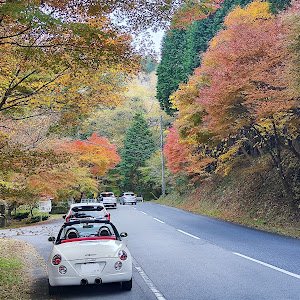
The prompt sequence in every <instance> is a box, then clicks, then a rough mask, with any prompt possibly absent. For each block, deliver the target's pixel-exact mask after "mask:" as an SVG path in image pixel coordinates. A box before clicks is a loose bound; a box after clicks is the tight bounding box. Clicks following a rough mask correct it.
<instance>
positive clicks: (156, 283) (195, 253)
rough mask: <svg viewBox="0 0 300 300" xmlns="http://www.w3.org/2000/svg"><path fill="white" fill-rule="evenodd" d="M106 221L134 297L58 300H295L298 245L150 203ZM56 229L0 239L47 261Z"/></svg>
mask: <svg viewBox="0 0 300 300" xmlns="http://www.w3.org/2000/svg"><path fill="white" fill-rule="evenodd" d="M110 213H111V216H112V218H111V219H112V222H113V223H114V224H115V225H116V226H117V228H118V230H119V232H122V231H126V232H127V233H128V247H129V249H130V252H131V254H132V256H133V258H134V268H133V271H134V273H133V289H132V291H130V292H124V291H121V290H120V288H119V285H118V284H106V285H102V286H99V287H94V286H86V287H68V288H65V289H64V290H63V291H62V293H61V294H60V295H59V296H58V297H57V298H58V299H135V300H139V299H150V300H151V299H154V300H155V299H159V300H164V299H168V300H177V299H178V300H181V299H184V300H189V299H191V300H193V299H197V300H198V299H199V300H201V299H203V300H206V299H222V300H224V299H228V300H235V299H237V300H244V299H255V300H261V299H266V300H272V299H274V300H275V299H276V300H285V299H290V300H291V299H292V300H294V299H295V300H298V299H300V240H299V239H293V238H288V237H284V236H280V235H276V234H271V233H266V232H263V231H259V230H255V229H249V228H247V227H244V226H239V225H235V224H231V223H229V222H223V221H219V220H216V219H213V218H208V217H203V216H199V215H196V214H193V213H189V212H184V211H181V210H179V209H175V208H170V207H166V206H161V205H156V204H153V203H138V204H137V205H136V206H131V205H129V206H118V209H116V210H113V209H111V210H110ZM61 224H62V220H59V221H55V222H52V223H48V224H45V225H41V226H31V227H27V228H20V229H16V230H0V237H2V236H11V237H14V238H20V239H23V240H26V241H28V242H29V243H31V244H33V245H34V246H35V247H36V249H37V251H38V252H39V253H40V254H41V256H42V257H43V258H44V259H45V261H46V260H47V258H48V254H49V252H50V248H51V246H52V245H51V243H49V242H48V241H47V238H48V236H49V235H55V234H56V233H57V231H58V229H59V226H60V225H61ZM36 299H39V298H36ZM40 299H44V298H40Z"/></svg>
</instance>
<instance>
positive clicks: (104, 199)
mask: <svg viewBox="0 0 300 300" xmlns="http://www.w3.org/2000/svg"><path fill="white" fill-rule="evenodd" d="M100 201H101V203H103V205H104V206H105V207H114V208H117V198H116V196H115V195H114V193H113V192H103V193H101V194H100Z"/></svg>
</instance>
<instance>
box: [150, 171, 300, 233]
mask: <svg viewBox="0 0 300 300" xmlns="http://www.w3.org/2000/svg"><path fill="white" fill-rule="evenodd" d="M261 175H263V176H258V175H257V174H247V173H242V174H241V172H239V171H236V172H233V173H232V174H231V175H229V176H227V177H218V176H214V177H212V178H210V179H208V180H206V181H203V182H201V184H199V185H198V186H195V185H187V186H186V188H185V189H181V190H177V191H173V192H170V193H169V194H168V195H167V196H166V197H165V198H162V197H160V198H159V199H158V200H156V201H155V202H156V203H160V204H163V205H168V206H172V207H177V208H180V209H183V210H186V211H190V212H194V213H197V214H201V215H205V216H209V217H213V218H217V219H220V220H224V221H228V222H233V223H237V224H241V225H245V226H248V227H251V228H256V229H261V230H265V231H269V232H273V233H277V234H281V235H287V236H291V237H295V238H300V220H299V218H298V217H297V215H295V214H293V213H291V211H290V209H289V206H288V204H286V205H285V206H283V205H282V203H284V202H285V195H284V193H283V191H282V188H281V185H280V181H279V179H278V176H277V175H276V173H275V172H274V171H273V172H272V170H271V171H270V170H268V171H264V172H262V173H261Z"/></svg>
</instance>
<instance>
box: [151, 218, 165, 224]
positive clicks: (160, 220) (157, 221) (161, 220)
mask: <svg viewBox="0 0 300 300" xmlns="http://www.w3.org/2000/svg"><path fill="white" fill-rule="evenodd" d="M153 219H154V220H156V221H157V222H160V223H162V224H166V223H165V222H164V221H162V220H159V219H157V218H153Z"/></svg>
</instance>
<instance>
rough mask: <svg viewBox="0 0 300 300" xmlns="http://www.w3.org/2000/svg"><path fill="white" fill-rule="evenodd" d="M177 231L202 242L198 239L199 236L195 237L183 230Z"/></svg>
mask: <svg viewBox="0 0 300 300" xmlns="http://www.w3.org/2000/svg"><path fill="white" fill-rule="evenodd" d="M177 231H179V232H181V233H183V234H186V235H188V236H190V237H192V238H194V239H196V240H201V239H200V238H199V237H197V236H195V235H192V234H190V233H187V232H185V231H183V230H180V229H177Z"/></svg>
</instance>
